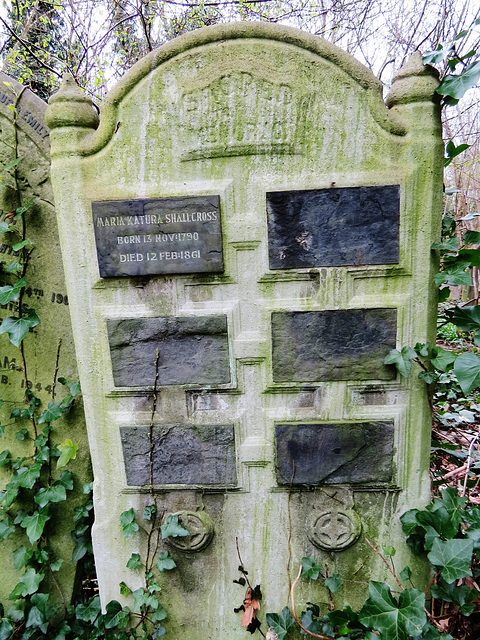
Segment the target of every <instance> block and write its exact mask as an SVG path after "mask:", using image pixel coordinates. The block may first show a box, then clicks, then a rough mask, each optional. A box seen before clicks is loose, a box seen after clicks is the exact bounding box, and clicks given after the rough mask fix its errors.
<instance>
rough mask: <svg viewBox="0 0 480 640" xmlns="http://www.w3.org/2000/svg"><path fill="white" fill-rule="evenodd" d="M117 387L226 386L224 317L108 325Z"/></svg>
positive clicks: (135, 320)
mask: <svg viewBox="0 0 480 640" xmlns="http://www.w3.org/2000/svg"><path fill="white" fill-rule="evenodd" d="M107 331H108V339H109V343H110V354H111V358H112V368H113V379H114V382H115V386H117V387H143V386H152V385H153V383H154V379H155V359H156V353H157V349H158V352H159V359H158V384H159V385H160V386H161V385H171V384H195V385H199V384H223V383H228V382H230V363H229V351H228V333H227V318H226V316H202V317H193V318H182V317H163V318H123V319H120V320H107Z"/></svg>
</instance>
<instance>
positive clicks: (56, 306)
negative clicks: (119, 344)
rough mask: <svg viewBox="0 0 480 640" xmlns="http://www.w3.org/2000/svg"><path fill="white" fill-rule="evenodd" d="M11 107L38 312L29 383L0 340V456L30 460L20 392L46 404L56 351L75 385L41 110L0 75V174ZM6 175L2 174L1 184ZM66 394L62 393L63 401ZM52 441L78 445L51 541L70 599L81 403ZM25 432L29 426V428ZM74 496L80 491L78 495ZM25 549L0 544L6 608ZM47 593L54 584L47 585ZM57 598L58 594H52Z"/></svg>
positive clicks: (8, 194) (0, 249)
mask: <svg viewBox="0 0 480 640" xmlns="http://www.w3.org/2000/svg"><path fill="white" fill-rule="evenodd" d="M15 105H16V110H17V122H18V128H17V136H18V157H19V158H20V161H19V164H18V174H19V186H20V191H21V197H22V201H23V204H25V203H26V202H28V201H29V200H30V199H31V198H32V197H35V201H34V203H33V205H32V206H31V207H30V209H29V210H28V212H27V213H26V219H27V237H28V238H29V239H30V240H31V241H32V242H33V251H32V253H31V258H30V266H29V267H28V269H27V272H26V276H25V278H26V281H27V288H26V289H25V294H24V298H23V304H22V309H23V311H24V312H25V311H27V310H28V309H30V308H33V309H35V310H36V312H37V315H38V317H39V318H40V324H38V325H37V326H36V327H35V328H34V329H32V330H31V334H30V335H28V336H27V337H26V338H25V340H24V349H25V361H26V363H27V373H28V379H27V382H26V381H25V379H24V376H23V372H22V370H21V368H20V367H21V359H20V351H19V349H17V348H16V347H14V346H13V345H12V344H11V343H10V341H9V339H8V336H7V335H1V336H0V398H1V399H2V400H3V401H4V404H3V405H2V407H1V410H0V411H1V424H2V425H6V427H5V433H4V435H3V437H2V438H1V439H0V447H1V450H4V449H8V450H10V452H11V454H12V457H13V458H16V457H17V456H24V455H25V452H26V451H27V454H28V455H30V454H31V453H32V452H33V442H32V441H28V440H25V441H20V440H19V439H17V438H16V436H15V433H16V432H18V431H20V430H21V429H22V428H23V427H25V426H26V425H25V421H21V422H20V421H19V422H16V423H15V422H14V421H13V420H12V419H11V418H10V413H11V411H12V409H13V408H15V407H19V408H24V407H25V391H26V388H27V386H28V388H29V389H31V391H32V392H33V393H34V394H35V395H36V396H37V397H38V398H39V399H40V400H41V401H42V407H43V408H46V406H47V404H48V402H49V401H50V400H51V399H52V398H51V394H52V384H53V378H54V373H55V364H56V361H57V350H58V349H59V343H61V344H60V350H59V359H58V375H59V376H64V377H65V378H67V379H68V380H72V381H75V380H78V374H77V370H76V362H75V350H74V345H73V337H72V328H71V323H70V314H69V300H68V294H67V291H66V288H65V280H64V275H63V264H62V257H61V253H60V245H59V240H58V231H57V221H56V216H55V208H54V203H53V193H52V185H51V183H50V138H49V129H48V127H47V125H46V123H45V110H46V108H47V105H46V103H44V102H43V100H41V99H40V98H38V97H37V96H36V95H35V94H33V93H32V92H31V91H30V90H29V89H27V88H26V87H23V86H22V85H20V84H19V83H18V82H16V81H15V80H13V79H12V78H10V77H8V76H7V75H5V74H4V73H0V165H1V166H2V167H5V166H7V165H9V164H10V163H11V162H12V160H13V159H14V157H15V156H14V147H15V129H14V125H13V112H12V110H11V107H12V106H14V107H15ZM7 178H8V176H7V175H6V173H4V172H3V171H2V179H3V180H5V181H7V182H8V180H7ZM0 198H1V200H0V209H1V210H0V222H2V223H4V222H5V221H7V222H10V221H11V217H10V218H6V216H8V214H9V213H10V212H12V210H13V211H15V209H16V207H17V206H18V202H17V199H16V194H15V191H14V190H13V189H12V188H9V187H7V188H4V189H2V190H1V191H0ZM11 244H12V243H11V242H7V240H6V239H5V235H2V236H0V260H1V261H2V262H3V263H4V266H6V265H8V264H9V263H11V262H12V261H14V260H15V254H14V253H13V252H12V249H11ZM0 280H1V283H0V286H5V285H7V284H12V283H13V280H12V276H11V275H9V274H8V273H5V271H3V270H2V273H1V275H0ZM17 307H18V305H17V304H16V303H15V302H11V303H9V304H7V305H1V311H0V316H1V320H3V319H5V318H7V317H9V316H16V312H17V311H18V309H17ZM56 391H57V398H58V399H59V398H61V397H62V395H61V394H62V391H63V390H62V386H61V385H60V384H57V389H56ZM65 395H66V394H65ZM54 425H55V426H56V428H54V430H53V432H52V441H53V442H58V443H61V442H63V441H64V440H65V439H66V438H71V439H72V441H73V442H75V443H77V444H79V451H78V455H77V460H76V461H75V462H74V463H72V464H71V468H72V470H73V471H74V472H75V473H76V475H77V485H76V489H75V491H76V496H73V498H72V499H71V500H69V501H68V502H67V503H61V504H60V505H55V507H57V508H56V509H54V512H55V516H54V517H55V519H56V523H57V525H56V526H57V531H56V534H54V535H53V536H52V537H51V539H50V540H49V542H50V545H51V547H52V548H53V550H54V552H55V554H56V555H57V557H60V558H63V560H64V562H63V564H62V566H61V568H60V571H59V572H58V580H59V584H60V586H61V588H62V590H63V592H64V594H65V595H66V597H67V598H69V596H70V594H71V592H72V589H73V585H74V580H75V572H76V565H75V564H74V563H72V562H71V557H72V550H73V542H72V540H71V537H70V532H71V530H72V529H73V528H74V523H73V520H72V517H73V511H74V507H75V506H77V505H78V504H79V503H80V502H84V501H85V496H84V495H83V494H82V490H81V484H82V482H87V481H88V479H89V473H90V463H89V451H88V444H87V438H86V429H85V421H84V416H83V409H82V406H81V402H80V401H77V403H76V406H75V407H74V409H73V411H72V413H71V414H70V415H69V416H68V419H67V420H60V421H59V422H56V423H54ZM28 426H30V425H28ZM8 479H9V475H8V474H7V473H6V472H5V470H4V469H0V488H1V489H3V487H4V484H5V482H7V481H8ZM77 490H78V491H77ZM24 543H25V539H23V538H22V537H21V536H17V535H16V534H15V535H14V536H12V537H10V538H9V539H8V540H6V541H2V542H1V549H2V553H1V554H0V575H1V576H2V580H1V582H0V602H3V603H4V604H5V610H7V608H8V596H9V594H10V593H11V591H12V590H13V588H14V587H15V585H16V584H17V583H18V579H19V576H20V575H21V574H22V573H23V571H21V572H17V571H15V570H14V566H13V556H12V552H13V551H14V550H15V549H16V548H17V547H19V546H21V545H22V544H24ZM52 587H53V585H52ZM53 597H54V598H55V597H56V591H55V593H54V595H53Z"/></svg>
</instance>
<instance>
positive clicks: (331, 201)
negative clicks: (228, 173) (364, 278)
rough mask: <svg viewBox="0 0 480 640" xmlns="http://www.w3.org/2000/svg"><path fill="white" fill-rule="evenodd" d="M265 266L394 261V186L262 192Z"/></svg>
mask: <svg viewBox="0 0 480 640" xmlns="http://www.w3.org/2000/svg"><path fill="white" fill-rule="evenodd" d="M267 215H268V247H269V260H270V269H298V268H302V267H336V266H342V265H368V264H396V263H398V255H399V240H398V238H399V220H400V187H399V186H398V185H389V186H383V187H345V188H342V189H313V190H309V191H276V192H272V193H267Z"/></svg>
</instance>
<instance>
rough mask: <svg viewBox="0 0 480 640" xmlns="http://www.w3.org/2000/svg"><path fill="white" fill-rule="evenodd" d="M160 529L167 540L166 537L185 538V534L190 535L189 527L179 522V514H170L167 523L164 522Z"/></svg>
mask: <svg viewBox="0 0 480 640" xmlns="http://www.w3.org/2000/svg"><path fill="white" fill-rule="evenodd" d="M160 530H161V532H162V539H163V540H165V538H184V537H185V536H189V535H190V533H189V532H188V531H187V529H185V528H184V527H182V525H181V524H180V523H179V522H178V515H176V514H175V515H173V514H170V515H168V516H167V520H166V522H165V524H162V526H161V527H160Z"/></svg>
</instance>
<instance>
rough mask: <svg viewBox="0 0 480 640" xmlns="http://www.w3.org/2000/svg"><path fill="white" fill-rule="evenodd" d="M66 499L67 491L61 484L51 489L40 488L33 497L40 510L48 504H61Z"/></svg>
mask: <svg viewBox="0 0 480 640" xmlns="http://www.w3.org/2000/svg"><path fill="white" fill-rule="evenodd" d="M66 499H67V491H66V489H65V487H64V486H63V484H57V483H55V484H54V485H53V486H51V487H42V488H41V489H40V490H39V491H38V492H37V493H36V494H35V497H34V500H35V502H36V503H37V504H38V506H39V507H40V508H42V507H44V506H45V505H47V504H48V503H49V502H63V501H64V500H66Z"/></svg>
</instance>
